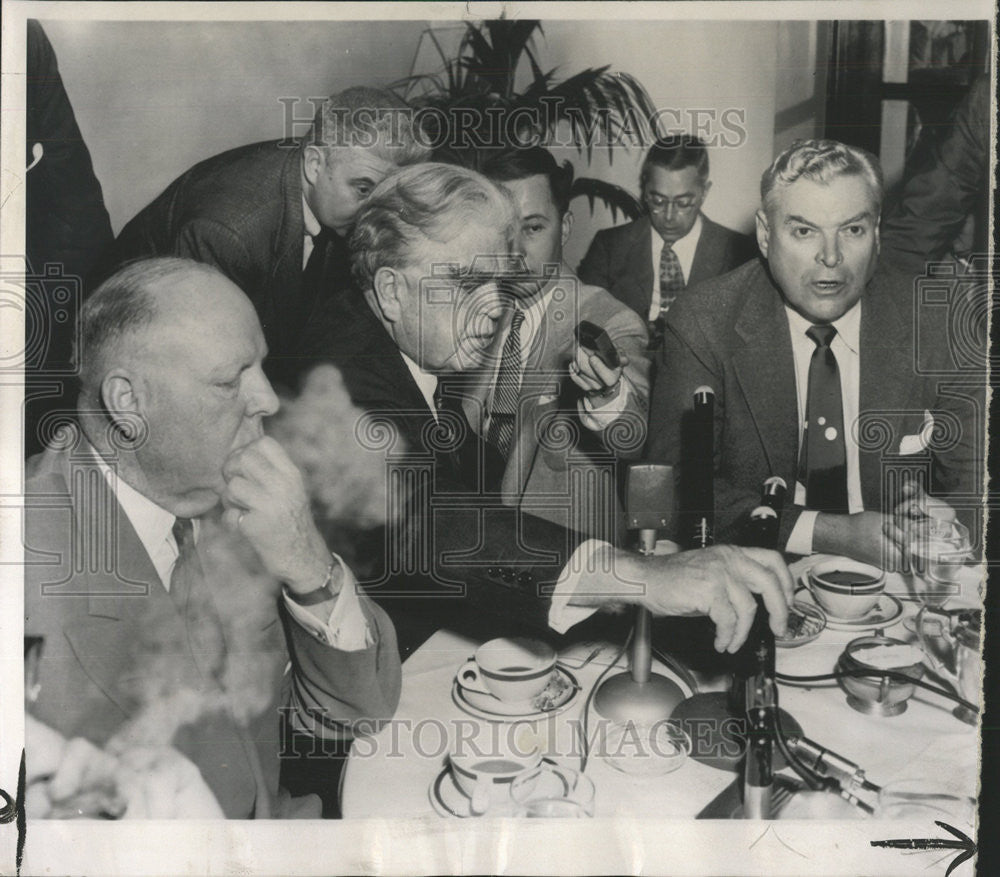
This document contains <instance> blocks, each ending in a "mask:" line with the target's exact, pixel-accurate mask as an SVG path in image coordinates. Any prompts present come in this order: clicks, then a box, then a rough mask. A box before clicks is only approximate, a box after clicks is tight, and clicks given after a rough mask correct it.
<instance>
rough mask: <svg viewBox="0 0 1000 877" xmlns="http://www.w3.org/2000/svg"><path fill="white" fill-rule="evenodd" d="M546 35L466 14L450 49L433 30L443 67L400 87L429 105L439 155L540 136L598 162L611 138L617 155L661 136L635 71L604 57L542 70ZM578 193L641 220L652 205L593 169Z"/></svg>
mask: <svg viewBox="0 0 1000 877" xmlns="http://www.w3.org/2000/svg"><path fill="white" fill-rule="evenodd" d="M536 34H538V35H541V34H543V30H542V23H541V22H540V21H534V20H520V21H511V20H508V19H503V18H501V19H497V20H492V21H484V22H480V23H476V24H473V23H466V24H465V28H464V32H463V33H462V36H461V39H460V41H459V43H458V48H457V50H455V51H454V53H452V54H450V55H449V53H448V52H447V51H446V50H445V48H444V47H443V46H442V44H441V41H440V40H439V39H438V37H437V35H436V34H435V32H434V30H433V29H429V30H427V31H425V36H426V37H427V38H428V40H429V42H430V43H431V45H432V46H433V51H434V53H435V54H436V56H437V58H438V59H439V60H440V63H441V67H440V69H438V70H436V71H434V72H431V73H414V74H413V75H411V76H408V77H406V78H404V79H402V80H399V81H398V82H396V83H393V84H392V85H391V86H390V87H391V88H393V89H394V90H395V91H396V93H397V94H399V95H400V97H402V98H403V99H404V100H406V101H408V102H409V103H410V105H411V106H413V107H415V108H416V109H417V110H418V112H419V113H420V116H421V119H422V122H423V126H424V130H425V131H426V132H427V135H428V136H429V138H430V139H431V142H432V143H433V144H434V145H435V147H436V148H435V157H436V158H438V159H440V160H445V161H453V162H459V163H461V164H464V165H466V166H468V167H479V166H480V164H481V163H482V161H483V159H484V157H485V156H487V155H488V154H489V152H490V151H491V150H494V149H498V148H503V147H506V146H511V145H530V144H538V145H541V146H554V145H557V146H572V147H575V148H576V149H577V151H578V152H579V153H581V154H586V156H587V161H588V162H589V161H590V158H591V155H592V154H593V150H594V148H595V147H596V148H600V147H602V146H606V147H607V149H608V154H609V158H611V157H612V156H613V149H614V148H620V147H621V146H622V145H623V144H624V145H630V144H634V145H641V144H645V143H649V142H650V140H651V139H652V137H654V136H655V132H654V131H653V130H652V128H651V126H650V121H649V120H650V119H651V118H652V117H653V114H654V112H655V110H654V107H653V103H652V100H651V99H650V97H649V94H648V93H647V91H646V89H645V88H644V87H643V85H642V84H641V83H640V82H639V81H638V80H637V79H635V77H633V76H631V75H629V74H628V73H621V72H612V71H611V70H610V69H609V68H608V66H604V67H588V68H587V69H585V70H582V71H580V72H579V73H576V74H573V75H571V76H569V77H567V78H558V77H557V72H558V71H557V69H555V68H553V69H551V70H548V71H546V70H543V69H542V66H541V64H540V63H539V59H538V53H537V49H536V47H535V39H534V38H535V36H536ZM518 82H521V83H526V84H522V85H521V87H520V88H519V87H518ZM572 196H573V197H576V196H583V197H586V198H587V199H588V201H589V202H590V207H591V210H593V207H594V203H595V201H596V200H598V199H599V200H601V201H603V202H604V203H605V204H606V205H607V206H608V208H609V209H610V210H611V213H612V216H613V217H614V216H616V215H617V212H618V211H621V212H622V213H623V214H624V215H625V216H626V217H627V218H629V219H634V218H635V217H637V216H638V215H639V214H640V213H641V210H642V208H641V205H640V204H639V202H638V201H637V200H636V198H635V197H634V196H633V195H632V194H631V193H629V192H628V191H627V190H625V189H623V188H622V187H620V186H616V185H614V184H611V183H606V182H604V181H602V180H597V179H593V178H589V177H577V178H576V180H575V181H574V183H573V190H572Z"/></svg>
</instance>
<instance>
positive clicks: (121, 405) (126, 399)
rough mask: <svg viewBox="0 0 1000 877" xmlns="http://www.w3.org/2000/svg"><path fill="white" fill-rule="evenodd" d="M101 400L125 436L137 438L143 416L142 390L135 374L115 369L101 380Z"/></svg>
mask: <svg viewBox="0 0 1000 877" xmlns="http://www.w3.org/2000/svg"><path fill="white" fill-rule="evenodd" d="M101 402H102V403H103V405H104V409H105V411H106V412H107V414H108V418H109V419H110V420H111V422H112V423H113V424H114V425H115V426H116V427H117V428H118V430H119V431H120V433H121V435H122V436H123V437H125V438H135V437H136V435H137V430H138V423H139V419H140V418H141V417H142V408H143V399H142V390H141V388H140V387H139V385H138V382H137V381H136V379H135V376H134V375H132V374H131V373H130V372H128V371H126V370H125V369H114V370H113V371H110V372H108V373H107V374H106V375H105V376H104V380H103V381H101Z"/></svg>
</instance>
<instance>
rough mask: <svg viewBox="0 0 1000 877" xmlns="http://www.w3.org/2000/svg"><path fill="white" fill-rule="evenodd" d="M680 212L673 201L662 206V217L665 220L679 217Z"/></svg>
mask: <svg viewBox="0 0 1000 877" xmlns="http://www.w3.org/2000/svg"><path fill="white" fill-rule="evenodd" d="M680 212H681V209H680V207H678V206H677V205H676V204H674V202H673V201H667V202H666V203H665V204H664V205H663V215H664V216H665V217H666V218H667V219H670V218H672V217H674V216H678V215H680Z"/></svg>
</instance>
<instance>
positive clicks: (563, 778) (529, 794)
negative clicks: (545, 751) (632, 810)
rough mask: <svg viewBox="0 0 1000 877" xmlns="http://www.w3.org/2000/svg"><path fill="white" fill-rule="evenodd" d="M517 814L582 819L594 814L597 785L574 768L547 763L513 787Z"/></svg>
mask: <svg viewBox="0 0 1000 877" xmlns="http://www.w3.org/2000/svg"><path fill="white" fill-rule="evenodd" d="M510 796H511V798H512V799H513V801H514V815H515V816H528V817H533V818H539V817H542V818H550V819H554V818H562V819H583V818H586V817H588V816H593V815H594V783H593V781H592V780H591V779H590V777H587V776H584V775H583V774H582V773H580V771H578V770H574V769H573V768H571V767H563V766H561V765H558V764H549V763H547V762H545V763H542V764H540V765H539V766H538V767H536V768H534V769H533V770H529V771H526V772H525V773H524V774H522V775H521V776H519V777H518V778H517V779H515V780H514V782H513V783H512V784H511V787H510Z"/></svg>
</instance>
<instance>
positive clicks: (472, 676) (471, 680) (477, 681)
mask: <svg viewBox="0 0 1000 877" xmlns="http://www.w3.org/2000/svg"><path fill="white" fill-rule="evenodd" d="M456 678H457V679H458V684H459V685H461V686H462V688H464V689H466V690H468V691H477V692H479V693H480V694H492V693H493V692H491V691H490V690H489V689H488V688H487V687H486V686H485V685H484V684H483V680H482V679H481V678H480V676H479V667H477V666H476V661H475V658H470V659H469V660H468V661H466V662H465V663H464V664H462V666H461V667H459V668H458V674H457V676H456Z"/></svg>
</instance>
